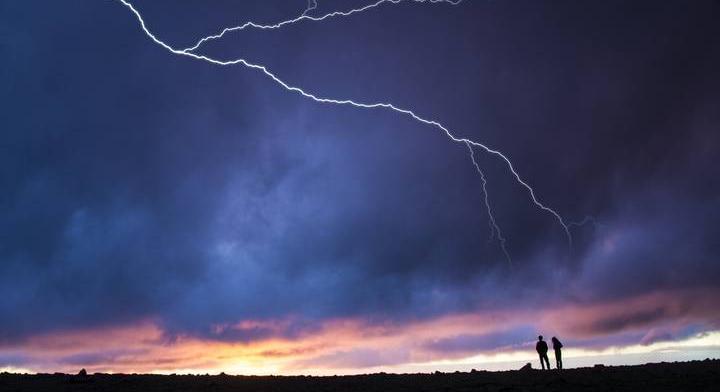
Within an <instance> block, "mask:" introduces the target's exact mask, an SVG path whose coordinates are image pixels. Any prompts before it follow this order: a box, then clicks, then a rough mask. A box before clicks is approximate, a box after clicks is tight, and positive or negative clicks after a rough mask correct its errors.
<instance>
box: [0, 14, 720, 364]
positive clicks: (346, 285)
mask: <svg viewBox="0 0 720 392" xmlns="http://www.w3.org/2000/svg"><path fill="white" fill-rule="evenodd" d="M153 3H155V2H153ZM249 3H251V2H249ZM261 3H262V2H258V3H257V4H255V3H253V4H252V5H245V6H243V7H245V8H243V9H242V10H236V9H235V7H240V8H242V7H241V6H239V5H229V4H224V5H222V6H221V7H222V9H221V10H213V11H208V14H207V18H205V19H203V20H200V19H198V18H196V17H195V16H196V15H198V12H201V11H203V10H205V9H206V8H207V7H209V6H208V5H207V4H202V2H200V3H197V4H192V5H187V4H185V5H177V4H174V3H170V2H159V3H157V4H145V3H142V2H138V4H137V6H138V8H139V9H140V10H141V11H143V12H144V13H145V18H146V20H147V21H148V23H149V24H150V28H151V29H154V30H155V31H156V32H157V33H158V34H159V35H160V36H162V37H164V39H168V40H170V41H171V42H177V45H178V46H180V47H182V46H183V45H185V44H188V43H190V42H192V41H193V38H196V37H199V36H202V35H205V34H208V33H209V32H212V31H214V29H217V28H218V27H219V26H221V25H223V24H224V23H229V24H232V22H230V21H228V20H227V19H226V18H227V17H228V16H227V15H233V18H235V16H237V18H240V19H243V18H242V15H241V14H239V12H240V11H242V12H246V13H247V15H256V16H257V17H270V16H271V14H273V13H278V14H281V15H291V14H292V12H294V11H293V9H294V8H293V7H295V6H297V5H292V7H290V6H289V5H287V4H285V3H283V4H280V2H278V3H277V4H273V5H272V6H269V7H270V8H271V9H266V8H264V7H263V5H262V4H261ZM301 3H302V2H301ZM295 8H296V7H295ZM166 9H172V10H173V12H174V13H175V15H176V19H173V18H172V17H171V16H170V15H166V14H165V11H164V10H166ZM719 16H720V7H719V6H718V3H717V2H712V1H697V2H692V3H691V4H687V3H685V2H680V1H669V2H664V3H662V4H657V3H655V2H632V3H627V2H612V1H611V2H602V3H600V4H589V3H583V4H577V3H576V2H551V3H546V4H540V3H537V2H522V1H520V2H512V3H509V2H480V1H466V2H464V3H462V4H461V5H459V6H457V7H451V6H447V5H427V6H418V5H412V4H401V5H398V6H392V7H389V6H388V7H384V8H383V9H382V10H377V11H373V12H369V13H367V14H366V15H363V16H362V17H357V18H349V19H346V20H342V21H338V20H335V21H330V22H329V23H326V24H310V23H308V24H306V25H303V26H302V27H291V28H289V29H288V30H283V31H279V32H269V33H267V34H266V35H262V33H258V32H252V33H249V34H247V35H244V36H239V35H238V36H237V37H236V36H231V37H228V38H227V39H226V40H223V42H217V43H213V44H212V45H209V46H208V48H207V50H208V52H211V53H213V54H218V53H222V56H234V55H237V54H238V53H242V55H243V56H246V57H248V58H253V59H258V60H257V61H259V62H263V63H266V64H267V65H268V66H269V67H270V68H271V69H273V70H274V71H276V72H278V73H279V74H281V75H282V76H283V77H284V78H286V79H288V80H292V81H293V83H296V84H298V85H302V86H304V87H307V88H308V89H310V90H311V91H314V92H318V93H322V94H323V95H328V96H337V97H348V98H357V99H361V100H363V101H383V100H388V101H391V102H394V103H397V104H398V105H399V106H403V107H412V108H414V109H415V110H417V112H419V113H424V114H425V115H426V116H428V117H431V118H436V119H438V120H440V121H442V122H443V123H444V124H446V125H447V126H449V127H450V128H452V129H453V130H455V131H456V132H457V134H458V136H463V137H470V138H472V139H474V140H479V141H482V142H483V143H486V144H487V145H489V146H491V147H493V148H498V149H500V150H501V151H503V152H504V153H506V154H507V155H508V156H509V157H510V158H511V159H512V160H513V163H514V165H515V168H516V169H517V170H518V172H520V173H521V175H522V176H523V177H524V178H525V179H526V180H527V181H528V182H529V183H530V184H532V186H533V187H534V188H535V191H536V193H537V195H538V197H539V198H540V199H541V200H542V201H543V202H544V203H545V204H547V205H550V206H552V207H553V208H555V209H557V210H558V211H559V212H560V214H561V215H563V216H564V217H566V218H567V219H568V221H573V222H580V221H582V220H583V218H584V217H585V216H592V218H593V219H591V220H588V221H587V223H586V224H584V225H582V226H575V225H572V227H571V229H572V233H573V244H572V245H571V246H570V245H569V244H568V242H567V239H566V237H565V235H564V232H563V230H562V228H561V227H560V226H559V225H558V223H557V221H556V220H555V219H554V218H553V217H552V216H551V215H549V214H547V213H545V212H543V211H541V210H538V209H537V208H535V207H534V206H533V205H532V203H531V202H530V199H529V195H528V194H527V192H526V190H525V189H524V188H522V187H520V186H519V185H518V184H517V183H516V182H515V181H514V179H513V177H512V176H511V175H510V173H509V171H508V168H507V166H506V165H505V164H504V162H502V161H501V160H498V159H497V157H495V156H492V155H486V154H483V153H482V152H481V151H477V152H476V155H477V157H478V163H479V164H480V166H481V167H482V168H483V170H484V172H485V174H486V176H487V180H488V192H489V194H488V196H489V200H490V202H491V204H492V206H493V209H494V212H495V214H496V218H497V221H498V224H499V225H500V227H501V228H502V230H503V234H504V236H505V237H506V238H507V246H508V250H509V252H510V254H511V256H512V263H508V262H507V261H506V260H505V259H504V256H503V254H502V252H501V250H500V248H499V245H498V243H497V241H496V239H490V240H489V237H490V230H489V227H488V223H487V220H488V216H487V213H486V211H485V208H484V205H483V194H482V188H481V180H480V178H479V177H478V176H477V173H476V172H475V170H474V168H473V166H472V163H471V162H470V158H469V156H468V154H467V149H466V147H465V146H464V145H462V144H453V143H451V142H450V141H449V140H448V139H447V138H445V137H444V135H442V134H441V133H439V132H437V130H436V129H434V128H431V127H428V126H426V125H423V124H419V123H417V122H414V121H412V120H411V119H409V118H407V117H403V116H400V115H397V114H396V113H392V112H387V111H382V110H359V109H356V108H351V107H340V106H333V105H322V104H317V103H313V102H312V101H307V100H305V99H303V98H302V97H300V96H298V95H295V94H292V93H289V92H287V91H285V90H283V89H281V88H279V87H278V86H277V85H275V84H273V83H272V82H271V81H269V80H267V79H266V78H264V77H263V75H262V74H260V73H258V72H253V71H250V70H247V69H244V68H240V67H234V68H233V67H227V68H217V67H213V66H211V65H208V64H206V63H201V62H196V61H192V60H190V59H186V58H179V57H176V56H173V55H171V54H170V53H168V52H166V51H164V50H163V49H162V48H159V47H158V46H156V45H154V44H153V43H152V42H150V41H149V40H148V39H147V37H146V36H145V35H144V34H143V33H142V32H141V30H140V29H139V27H138V25H137V22H136V20H135V19H134V18H133V17H132V15H131V14H129V12H128V11H127V9H126V8H125V7H122V6H121V5H120V4H116V3H114V2H88V1H65V2H62V3H59V2H58V3H55V2H53V3H50V4H44V5H43V6H42V7H37V6H36V5H31V4H24V3H21V2H5V3H3V4H2V5H0V56H1V57H2V58H3V61H2V64H0V94H1V95H0V96H2V103H3V113H2V114H1V115H0V129H1V131H0V132H1V137H0V189H1V190H2V192H0V208H1V210H2V211H3V213H2V215H1V216H0V268H2V273H1V274H0V297H2V301H0V345H3V344H4V345H10V344H15V343H16V342H19V341H23V340H25V339H29V338H31V337H32V336H34V335H38V334H44V333H53V332H61V331H68V330H76V329H92V328H103V327H112V326H117V325H128V324H133V323H138V322H141V321H143V322H144V321H145V320H149V319H150V320H154V321H155V322H156V323H157V324H158V325H159V326H160V327H161V328H162V331H163V333H164V334H165V338H166V339H169V341H171V340H172V339H175V338H177V337H179V336H193V337H199V338H202V339H209V340H218V341H230V342H245V343H247V342H252V341H256V340H263V339H269V338H272V337H282V338H285V339H291V340H292V339H301V338H302V337H304V336H307V335H309V334H312V333H315V332H317V331H319V330H321V328H322V324H323V322H325V321H326V320H334V319H343V318H350V319H362V320H365V321H366V322H367V323H368V324H370V325H372V324H378V325H385V324H388V323H389V324H395V323H397V324H403V323H409V322H416V321H418V320H430V319H433V318H436V317H442V316H445V315H451V314H460V313H477V312H480V313H481V312H484V311H503V312H512V311H514V310H517V311H522V310H525V309H528V308H532V307H546V308H548V309H555V308H559V307H562V306H565V305H585V304H603V303H606V302H613V301H619V300H622V299H623V298H630V297H637V296H643V295H649V294H652V293H657V292H663V291H666V292H675V291H682V290H689V289H692V288H697V287H703V288H706V289H707V290H709V292H716V291H714V290H718V289H720V287H719V286H718V282H719V281H720V263H719V261H720V260H718V254H720V242H718V241H717V238H720V225H718V222H720V196H719V195H720V183H719V182H718V179H720V165H718V164H717V157H718V156H720V155H718V153H719V152H720V151H719V148H718V146H720V132H718V131H717V130H718V126H719V125H720V93H718V92H719V91H720V48H719V47H718V46H717V45H716V42H717V39H715V38H714V37H717V36H718V34H719V33H720V31H719V30H720V27H718V24H717V23H716V21H717V19H718V17H719ZM232 20H235V19H232ZM398 21H402V23H398ZM379 26H382V27H379ZM698 293H699V292H698ZM698 295H700V294H698ZM695 300H697V301H700V300H701V299H700V298H697V299H696V298H693V297H689V298H687V301H686V303H687V304H692V303H693V302H694V301H695ZM652 306H656V307H652ZM687 306H688V307H690V306H691V305H687ZM690 313H692V314H693V322H695V323H700V324H702V325H708V326H710V325H715V326H717V324H716V323H717V318H716V317H717V315H714V314H712V315H711V314H708V316H707V319H706V320H703V314H705V313H703V311H694V312H690ZM686 314H687V312H682V311H681V310H678V309H675V310H673V311H672V312H668V311H667V310H666V309H665V308H664V307H662V306H660V307H657V304H654V305H648V307H644V308H641V309H638V311H637V313H634V314H624V315H617V316H612V317H610V316H609V317H608V318H605V319H597V320H593V321H592V324H591V325H588V326H586V329H585V330H584V331H585V332H587V333H588V334H590V335H597V336H609V335H612V334H614V333H620V332H623V331H626V330H632V329H633V328H634V327H638V326H640V327H642V328H645V329H650V328H652V327H653V326H654V325H659V324H662V323H663V322H665V321H667V320H668V319H671V320H672V319H679V318H682V317H684V316H685V315H686ZM535 322H536V320H527V322H526V323H525V324H524V326H522V327H518V328H520V329H519V330H518V329H515V330H511V331H506V332H497V333H496V334H491V335H481V334H480V335H477V336H475V335H461V336H456V337H452V338H447V339H449V340H440V341H436V342H433V343H428V344H429V345H428V346H427V347H426V348H427V349H432V350H434V351H438V352H448V353H451V352H453V351H458V350H460V351H467V352H476V351H482V350H494V349H497V348H499V347H501V346H506V345H507V346H512V345H517V344H521V343H523V342H525V341H527V340H528V339H532V337H533V335H534V334H535V331H533V330H532V326H533V325H535V324H534V323H535ZM701 329H702V328H701ZM693 331H695V330H693ZM519 332H522V333H519ZM525 332H526V333H527V336H525V337H521V336H520V335H523V334H524V333H525ZM655 334H656V335H657V336H665V337H667V336H670V335H668V334H666V333H661V332H656V333H655ZM657 336H655V335H653V336H649V335H648V336H646V337H645V339H644V341H646V342H648V341H651V340H652V341H654V340H657V339H660V338H658V337H657ZM443 339H445V338H443ZM608 339H611V338H608ZM350 354H352V355H349V356H347V355H345V356H343V355H338V354H327V355H326V357H322V358H318V359H317V361H321V362H325V361H329V360H337V361H339V362H342V363H346V362H347V364H348V366H350V365H357V364H358V363H361V364H364V365H363V366H374V365H378V364H382V363H385V362H387V361H391V362H392V361H400V360H406V359H408V358H409V357H408V356H407V353H404V352H402V351H398V352H391V353H386V356H389V357H383V356H378V355H379V354H377V353H376V352H370V351H367V350H365V351H364V350H363V349H362V348H358V350H357V351H353V352H350ZM78 355H79V356H73V357H69V358H68V361H69V362H70V363H73V364H75V363H81V362H83V361H86V360H87V357H83V356H81V355H80V354H78ZM88 355H90V354H88ZM92 355H97V356H100V357H102V358H109V356H113V355H114V354H113V353H93V354H92ZM1 358H2V362H3V363H10V362H22V361H20V360H17V359H15V360H14V359H13V358H6V357H1ZM18 358H19V357H18ZM348 358H349V359H348ZM348 361H349V362H348ZM311 363H313V361H312V360H309V362H308V364H311Z"/></svg>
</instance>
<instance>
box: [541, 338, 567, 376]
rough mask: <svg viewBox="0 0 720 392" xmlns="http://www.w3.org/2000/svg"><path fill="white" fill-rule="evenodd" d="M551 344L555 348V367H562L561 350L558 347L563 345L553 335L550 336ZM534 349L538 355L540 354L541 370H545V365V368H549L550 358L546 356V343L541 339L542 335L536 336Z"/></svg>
mask: <svg viewBox="0 0 720 392" xmlns="http://www.w3.org/2000/svg"><path fill="white" fill-rule="evenodd" d="M552 344H553V350H555V362H556V364H557V368H558V369H562V352H561V351H560V349H561V348H562V346H563V345H562V343H560V341H559V340H558V338H556V337H555V336H553V337H552ZM535 350H536V351H537V352H538V355H540V366H542V368H543V370H545V365H547V369H548V370H550V360H549V359H548V356H547V352H548V345H547V343H546V342H545V341H544V340H543V337H542V335H540V336H538V342H537V344H536V345H535Z"/></svg>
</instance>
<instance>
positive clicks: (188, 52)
mask: <svg viewBox="0 0 720 392" xmlns="http://www.w3.org/2000/svg"><path fill="white" fill-rule="evenodd" d="M118 1H119V2H120V3H122V4H123V5H124V6H125V7H127V8H128V9H129V10H130V11H131V12H132V13H133V14H134V15H135V17H136V18H137V20H138V23H139V24H140V27H141V29H142V30H143V32H144V33H145V35H146V36H147V37H148V38H150V39H151V40H152V41H153V42H154V43H155V44H157V45H159V46H160V47H162V48H164V49H165V50H167V51H168V52H170V53H173V54H176V55H179V56H185V57H190V58H192V59H194V60H200V61H204V62H207V63H210V64H214V65H218V66H232V65H242V66H244V67H246V68H248V69H252V70H255V71H259V72H261V73H263V74H264V75H265V76H266V77H268V78H270V79H271V80H272V81H273V82H275V83H276V84H278V85H279V86H280V87H282V88H284V89H285V90H287V91H290V92H293V93H297V94H299V95H301V96H303V97H305V98H308V99H311V100H313V101H315V102H318V103H327V104H335V105H349V106H354V107H357V108H362V109H386V110H391V111H394V112H396V113H399V114H403V115H407V116H409V117H411V118H412V119H413V120H415V121H417V122H419V123H422V124H426V125H430V126H432V127H435V128H437V129H438V130H440V131H442V132H443V133H444V134H445V136H447V138H448V139H450V140H451V141H452V142H455V143H459V144H464V145H465V146H466V147H467V148H468V149H469V150H470V158H471V160H472V163H473V165H474V166H475V169H476V171H477V172H478V174H479V175H480V178H481V180H482V184H483V192H484V194H485V206H486V208H487V211H488V214H489V224H490V226H491V235H492V233H495V234H497V237H498V241H499V242H500V245H501V248H502V250H503V252H504V254H505V256H506V257H507V259H508V261H509V262H510V256H509V253H508V252H507V249H506V247H505V241H506V240H505V238H504V237H503V236H502V232H501V231H500V227H499V225H498V224H497V222H496V220H495V216H494V214H493V213H492V208H491V207H490V202H489V198H488V195H487V188H486V185H487V180H486V178H485V175H484V173H483V172H482V170H481V169H480V166H479V165H478V163H477V161H475V155H474V148H480V149H482V150H484V151H485V152H487V153H489V154H492V155H495V156H496V157H498V158H500V159H501V160H502V161H503V162H504V163H505V165H506V166H507V168H508V170H509V171H510V173H511V174H512V175H513V177H514V178H515V180H516V182H517V183H518V184H520V185H521V186H522V187H524V188H525V189H526V190H527V192H528V195H529V196H530V200H531V201H532V203H533V204H534V205H535V206H536V207H537V208H539V209H540V210H542V211H544V212H546V213H548V214H550V215H551V216H552V217H554V218H555V220H557V222H558V223H559V225H560V226H561V227H562V228H563V230H564V231H565V235H566V236H567V240H568V245H569V246H571V247H572V234H571V233H570V228H569V225H568V224H566V223H565V220H564V219H563V217H562V216H560V214H559V213H557V212H556V211H555V210H553V209H552V208H550V207H548V206H546V205H545V204H543V203H541V202H540V200H538V198H537V196H536V195H535V190H534V189H533V188H532V187H531V186H530V185H529V184H528V183H527V182H526V181H525V180H524V179H523V178H522V177H521V176H520V174H519V173H518V172H517V170H516V169H515V167H514V165H513V164H512V162H511V161H510V159H509V158H508V157H507V156H506V155H504V154H503V153H502V152H500V151H499V150H495V149H493V148H490V147H488V146H486V145H485V144H482V143H480V142H476V141H473V140H470V139H468V138H464V137H457V136H455V135H454V133H453V132H451V131H450V129H448V128H447V127H445V126H444V125H443V124H441V123H440V122H439V121H436V120H432V119H428V118H425V117H422V116H420V115H418V114H417V113H415V112H414V111H412V110H410V109H407V108H403V107H399V106H396V105H394V104H392V103H389V102H362V101H355V100H351V99H342V98H329V97H323V96H319V95H316V94H314V93H311V92H308V91H306V90H304V89H302V88H300V87H297V86H293V85H291V84H289V83H287V82H285V81H284V80H282V79H281V78H280V77H278V76H277V75H276V74H275V73H273V72H271V71H270V70H269V69H268V68H267V67H265V66H264V65H261V64H255V63H252V62H250V61H248V60H246V59H244V58H236V59H232V60H219V59H216V58H212V57H208V56H206V55H203V54H198V53H195V52H194V51H195V50H196V49H197V48H199V47H200V46H201V45H202V44H203V43H205V42H207V41H209V40H214V39H218V38H221V37H223V36H224V35H225V34H227V33H228V32H231V31H239V30H243V29H247V28H255V29H278V28H281V27H283V26H286V25H289V24H294V23H298V22H300V21H304V20H309V21H322V20H325V19H328V18H332V17H346V16H350V15H353V14H356V13H360V12H363V11H367V10H369V9H372V8H376V7H378V6H380V5H383V4H385V3H391V4H398V3H401V2H403V0H379V1H377V2H375V3H372V4H369V5H366V6H364V7H361V8H356V9H352V10H349V11H335V12H331V13H328V14H325V15H323V16H310V15H308V13H309V12H310V11H312V10H314V9H316V8H317V2H316V0H309V1H308V7H307V8H306V9H305V11H304V12H303V13H302V14H301V15H300V16H298V17H296V18H294V19H289V20H285V21H282V22H279V23H276V24H272V25H262V24H257V23H254V22H246V23H245V24H243V25H240V26H236V27H230V28H225V29H223V30H222V31H221V32H220V33H218V34H215V35H210V36H207V37H204V38H202V39H200V40H199V41H198V42H197V43H196V44H195V45H194V46H191V47H189V48H185V49H176V48H174V47H173V46H171V45H169V44H167V43H166V42H164V41H162V40H160V39H159V38H158V37H157V36H156V35H155V34H153V33H152V32H151V31H150V29H148V27H147V25H146V24H145V20H144V19H143V17H142V15H141V14H140V12H139V11H138V10H137V9H135V7H134V6H133V5H132V4H131V3H130V2H129V1H127V0H118ZM412 1H413V2H416V3H425V2H429V3H450V4H452V5H457V4H459V3H460V2H461V1H462V0H412Z"/></svg>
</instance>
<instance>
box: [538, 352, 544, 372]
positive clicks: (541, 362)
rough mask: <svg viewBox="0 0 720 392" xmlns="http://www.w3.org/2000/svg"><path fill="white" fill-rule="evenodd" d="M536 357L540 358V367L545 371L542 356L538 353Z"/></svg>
mask: <svg viewBox="0 0 720 392" xmlns="http://www.w3.org/2000/svg"><path fill="white" fill-rule="evenodd" d="M538 355H539V356H540V366H541V367H542V369H543V370H545V362H543V355H542V354H540V353H538Z"/></svg>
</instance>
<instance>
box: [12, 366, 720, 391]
mask: <svg viewBox="0 0 720 392" xmlns="http://www.w3.org/2000/svg"><path fill="white" fill-rule="evenodd" d="M718 386H720V360H705V361H694V362H682V363H659V364H647V365H640V366H617V367H605V366H596V367H593V368H582V369H569V370H562V371H557V370H552V371H540V370H516V371H506V372H485V371H473V372H471V373H459V372H458V373H433V374H384V373H380V374H370V375H358V376H341V377H271V376H227V375H218V376H180V375H179V376H175V375H173V376H159V375H124V374H113V375H110V374H92V375H66V374H37V375H22V374H9V373H2V374H0V391H2V392H6V391H7V392H15V391H18V392H19V391H149V392H153V391H247V392H255V391H267V392H270V391H272V392H285V391H288V392H290V391H293V392H301V391H312V392H323V391H327V392H341V391H358V392H359V391H363V392H368V391H383V392H395V391H397V392H400V391H443V392H454V391H458V392H459V391H468V392H469V391H504V392H511V391H642V392H651V391H652V392H656V391H659V392H662V391H673V392H674V391H716V390H720V389H718Z"/></svg>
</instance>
